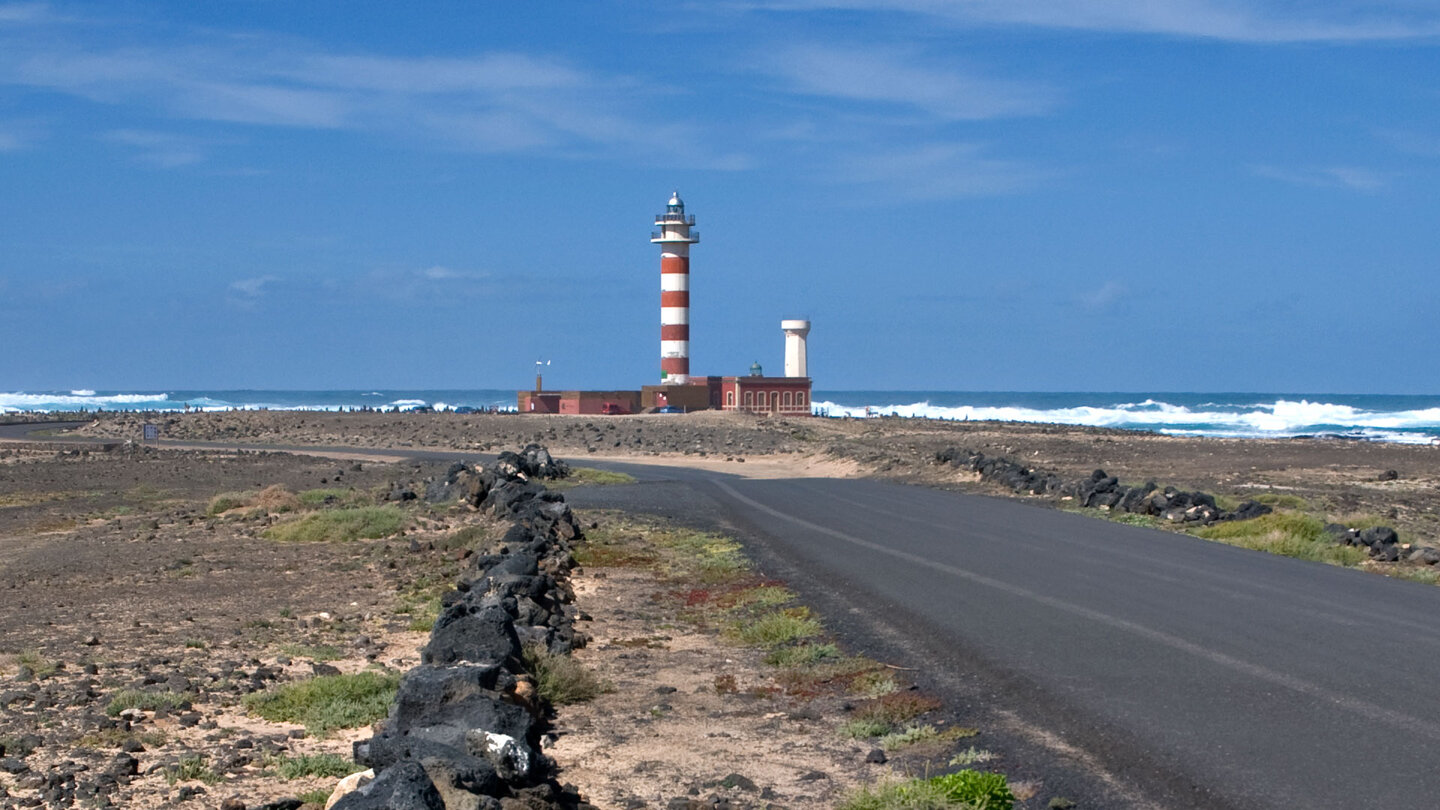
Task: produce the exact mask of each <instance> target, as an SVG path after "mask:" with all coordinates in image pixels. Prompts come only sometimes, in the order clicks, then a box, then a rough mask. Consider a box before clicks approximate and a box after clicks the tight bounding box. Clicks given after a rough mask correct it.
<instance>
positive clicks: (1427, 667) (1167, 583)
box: [0, 430, 1440, 809]
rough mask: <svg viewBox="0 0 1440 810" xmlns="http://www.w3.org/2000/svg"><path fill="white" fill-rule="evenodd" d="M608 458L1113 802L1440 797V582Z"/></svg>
mask: <svg viewBox="0 0 1440 810" xmlns="http://www.w3.org/2000/svg"><path fill="white" fill-rule="evenodd" d="M6 433H13V431H9V430H0V434H6ZM0 437H4V436H0ZM9 437H11V438H18V436H13V435H12V436H9ZM272 449H279V448H272ZM395 454H396V455H420V454H413V453H402V452H399V451H397V452H396V453H395ZM424 456H425V457H427V458H432V459H435V458H444V457H445V455H444V454H424ZM596 466H605V467H610V468H614V469H624V470H626V471H629V472H632V473H634V474H636V475H637V477H639V478H640V479H641V483H640V484H638V485H634V486H618V487H597V488H589V489H578V490H573V491H571V492H570V493H569V494H568V495H567V497H568V498H569V499H570V501H571V502H572V503H574V504H576V505H577V506H586V505H600V506H622V507H629V508H639V509H645V510H647V511H659V512H665V513H670V514H673V515H675V516H677V517H686V516H690V517H695V516H699V517H701V518H702V519H704V520H709V521H712V522H718V523H722V524H724V525H727V526H730V527H732V528H734V529H736V530H737V531H738V532H739V533H740V534H742V536H744V537H745V538H746V539H747V540H748V541H749V542H750V545H751V549H752V551H753V552H755V553H756V554H757V555H758V556H759V557H760V559H761V561H762V565H764V566H765V567H766V569H767V571H770V572H772V573H780V575H782V576H784V577H785V578H786V579H787V580H788V581H789V582H790V583H791V585H792V586H793V587H795V588H796V589H797V590H799V591H800V592H801V593H802V595H803V596H805V597H806V598H807V599H808V600H811V601H812V602H817V603H819V604H820V605H821V607H822V609H823V610H824V612H825V614H826V616H827V619H828V620H829V621H830V623H831V625H832V627H834V628H835V629H837V630H838V631H839V632H841V633H842V638H843V634H844V633H845V632H851V633H853V634H854V635H855V636H857V638H859V639H860V640H861V642H862V643H864V642H865V640H867V639H868V640H869V643H872V644H875V645H881V646H884V645H887V644H888V645H889V648H890V649H892V650H896V649H898V650H901V651H903V654H905V655H908V656H910V658H909V659H908V660H907V662H906V663H907V664H909V665H911V666H915V667H917V669H918V670H919V671H920V672H927V671H928V672H931V673H937V672H938V673H941V674H942V675H943V674H944V673H951V674H953V675H954V677H953V678H948V679H947V678H945V677H938V678H932V680H935V681H937V682H938V683H940V684H941V685H942V686H943V685H945V684H949V685H951V686H952V687H953V688H955V689H956V690H957V692H963V693H965V695H964V696H963V697H965V698H966V699H969V700H972V701H973V700H976V699H979V700H982V701H985V702H989V703H991V704H993V705H991V706H990V707H989V708H990V709H991V710H993V711H994V712H995V713H996V714H995V716H997V717H999V716H1003V717H1006V718H1009V719H1010V720H1011V721H1013V725H1015V726H1016V727H1020V728H1026V729H1030V730H1031V732H1032V733H1031V738H1032V739H1039V740H1043V739H1045V738H1047V737H1050V738H1053V740H1054V742H1053V743H1052V744H1051V745H1050V748H1051V750H1052V751H1054V750H1068V751H1069V752H1070V753H1069V754H1068V755H1066V756H1064V757H1062V759H1064V760H1066V761H1067V762H1069V763H1071V764H1072V765H1073V764H1074V763H1076V762H1083V763H1087V764H1088V765H1089V766H1093V769H1094V770H1098V771H1100V772H1103V773H1105V774H1108V775H1109V778H1110V779H1111V781H1110V782H1109V783H1107V784H1108V788H1106V789H1105V790H1104V791H1103V792H1104V793H1105V794H1106V798H1107V800H1108V801H1107V802H1106V804H1107V805H1108V804H1109V803H1110V802H1115V803H1119V804H1133V805H1135V806H1147V805H1148V806H1160V807H1195V808H1237V809H1248V808H1298V807H1307V808H1357V809H1358V808H1422V807H1431V806H1434V805H1435V804H1436V802H1437V796H1440V757H1437V754H1440V589H1437V588H1435V587H1433V586H1424V585H1419V584H1416V583H1410V582H1403V581H1397V580H1391V579H1386V578H1383V577H1378V576H1373V575H1367V574H1364V573H1361V572H1356V571H1350V570H1344V569H1339V568H1334V567H1330V566H1325V565H1321V564H1317V563H1307V562H1302V561H1298V560H1292V559H1287V558H1282V557H1275V556H1271V555H1267V554H1262V553H1258V552H1251V551H1246V550H1243V549H1236V548H1231V547H1228V546H1222V545H1219V544H1214V543H1208V542H1204V541H1201V540H1197V539H1194V538H1190V537H1185V536H1181V535H1175V534H1171V533H1167V532H1160V531H1155V530H1150V529H1142V528H1136V527H1131V526H1124V525H1120V524H1114V523H1109V522H1105V521H1100V520H1095V519H1091V518H1086V517H1082V516H1078V515H1072V514H1067V513H1064V512H1059V511H1055V510H1051V509H1045V508H1040V507H1036V506H1031V505H1027V504H1024V503H1020V502H1016V501H1009V500H1004V499H997V498H986V497H977V496H967V495H962V494H956V493H950V492H941V491H935V490H929V489H923V488H919V487H907V486H901V485H896V484H889V483H885V482H879V481H871V480H863V479H848V480H832V479H799V480H751V479H740V478H735V477H733V476H724V475H718V474H713V473H704V472H699V471H693V470H684V469H674V468H661V467H647V466H643V465H622V464H604V465H600V464H597V465H596ZM1067 746H1068V748H1067Z"/></svg>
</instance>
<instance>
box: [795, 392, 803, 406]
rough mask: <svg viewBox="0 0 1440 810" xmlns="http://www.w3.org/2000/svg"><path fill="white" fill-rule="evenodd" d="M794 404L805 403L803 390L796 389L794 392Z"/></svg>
mask: <svg viewBox="0 0 1440 810" xmlns="http://www.w3.org/2000/svg"><path fill="white" fill-rule="evenodd" d="M795 404H796V405H804V404H805V392H804V391H796V392H795Z"/></svg>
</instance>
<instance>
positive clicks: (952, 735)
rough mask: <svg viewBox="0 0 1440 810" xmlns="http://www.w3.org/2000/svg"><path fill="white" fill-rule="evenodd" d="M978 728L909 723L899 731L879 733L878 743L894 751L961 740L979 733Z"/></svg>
mask: <svg viewBox="0 0 1440 810" xmlns="http://www.w3.org/2000/svg"><path fill="white" fill-rule="evenodd" d="M979 733H980V731H979V729H973V728H965V727H963V726H950V727H949V728H945V729H937V728H935V727H934V726H932V725H930V724H929V723H926V724H923V725H913V724H912V725H909V726H906V727H905V728H903V729H900V730H899V731H892V732H890V733H889V734H882V735H880V739H879V741H878V742H879V745H880V747H881V748H883V749H885V750H886V751H896V750H899V749H901V748H909V747H910V746H913V745H923V744H925V743H950V742H954V741H955V740H963V739H965V738H966V737H974V736H975V735H976V734H979Z"/></svg>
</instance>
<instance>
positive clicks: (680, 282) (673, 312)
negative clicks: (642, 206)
mask: <svg viewBox="0 0 1440 810" xmlns="http://www.w3.org/2000/svg"><path fill="white" fill-rule="evenodd" d="M655 226H656V227H657V228H659V229H660V230H658V231H652V232H651V234H650V241H651V242H656V243H659V245H660V381H661V382H663V383H665V384H667V385H684V384H685V383H687V382H689V381H690V246H691V245H692V244H694V243H696V242H699V241H700V232H699V231H692V230H691V228H693V227H694V226H695V217H694V216H693V215H692V216H688V217H687V216H685V203H684V202H682V201H681V200H680V192H678V191H677V192H675V193H674V194H673V195H671V197H670V202H669V203H668V204H667V205H666V206H665V213H663V214H659V215H657V216H656V217H655Z"/></svg>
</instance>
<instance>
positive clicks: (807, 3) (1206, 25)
mask: <svg viewBox="0 0 1440 810" xmlns="http://www.w3.org/2000/svg"><path fill="white" fill-rule="evenodd" d="M743 5H744V6H745V7H748V8H754V9H767V10H778V11H814V10H846V11H856V10H860V11H876V12H903V13H909V14H915V15H921V16H924V17H928V18H931V19H933V20H939V21H941V22H946V23H950V24H955V25H965V26H974V25H1005V26H1033V27H1041V28H1063V29H1079V30H1087V31H1107V32H1117V33H1136V34H1158V35H1167V36H1179V37H1194V38H1202V39H1219V40H1227V41H1234V42H1255V43H1260V42H1355V41H1367V40H1404V39H1416V38H1426V37H1434V36H1436V35H1440V10H1437V9H1436V7H1435V6H1434V5H1433V4H1430V3H1424V2H1419V0H1381V2H1359V1H1358V0H1336V1H1335V2H1322V1H1321V0H1146V1H1145V2H1136V0H772V1H771V2H765V0H758V1H757V0H745V2H744V3H743Z"/></svg>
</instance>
